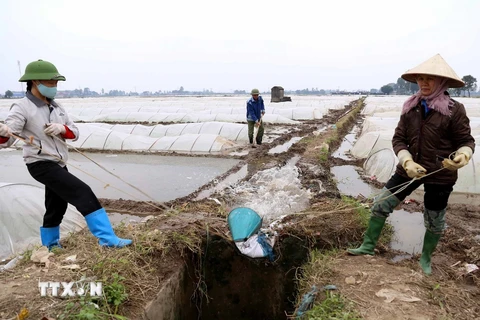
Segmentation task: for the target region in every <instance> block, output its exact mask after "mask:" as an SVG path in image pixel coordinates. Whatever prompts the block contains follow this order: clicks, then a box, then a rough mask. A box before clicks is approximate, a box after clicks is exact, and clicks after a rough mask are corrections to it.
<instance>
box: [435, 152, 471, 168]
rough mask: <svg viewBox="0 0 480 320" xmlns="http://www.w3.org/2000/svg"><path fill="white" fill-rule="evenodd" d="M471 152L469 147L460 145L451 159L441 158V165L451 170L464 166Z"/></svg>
mask: <svg viewBox="0 0 480 320" xmlns="http://www.w3.org/2000/svg"><path fill="white" fill-rule="evenodd" d="M472 154H473V150H472V149H471V148H470V147H461V148H459V149H458V150H457V152H455V156H454V158H453V160H450V159H445V160H443V162H442V164H443V167H444V168H446V169H448V170H451V171H455V170H458V169H460V168H462V167H465V166H466V165H467V164H468V161H470V158H471V157H472Z"/></svg>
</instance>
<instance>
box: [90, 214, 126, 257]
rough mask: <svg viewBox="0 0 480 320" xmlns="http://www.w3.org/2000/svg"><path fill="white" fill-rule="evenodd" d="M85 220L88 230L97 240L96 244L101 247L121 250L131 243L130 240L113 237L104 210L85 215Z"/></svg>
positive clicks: (113, 233)
mask: <svg viewBox="0 0 480 320" xmlns="http://www.w3.org/2000/svg"><path fill="white" fill-rule="evenodd" d="M85 220H86V221H87V226H88V229H90V232H91V233H92V234H93V235H94V236H95V237H97V238H98V239H99V241H98V243H99V244H100V245H101V246H106V247H117V248H122V247H125V246H128V245H129V244H131V243H132V240H129V239H122V238H119V237H117V236H116V235H115V232H114V231H113V228H112V225H111V223H110V220H109V219H108V216H107V212H106V211H105V209H104V208H101V209H98V210H97V211H94V212H92V213H90V214H88V215H86V216H85Z"/></svg>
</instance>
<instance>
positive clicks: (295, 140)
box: [268, 137, 303, 154]
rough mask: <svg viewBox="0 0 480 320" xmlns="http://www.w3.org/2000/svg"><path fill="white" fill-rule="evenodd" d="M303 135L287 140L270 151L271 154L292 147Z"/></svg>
mask: <svg viewBox="0 0 480 320" xmlns="http://www.w3.org/2000/svg"><path fill="white" fill-rule="evenodd" d="M302 138H303V137H293V138H292V139H290V140H289V141H287V142H285V143H284V144H282V145H279V146H276V147H275V148H272V149H270V150H269V151H268V153H269V154H276V153H282V152H285V151H287V150H288V149H290V147H291V146H293V144H294V143H296V142H298V141H300V140H302Z"/></svg>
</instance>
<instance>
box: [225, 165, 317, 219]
mask: <svg viewBox="0 0 480 320" xmlns="http://www.w3.org/2000/svg"><path fill="white" fill-rule="evenodd" d="M298 160H299V157H293V158H292V159H290V160H289V161H288V162H287V164H286V165H285V166H283V167H275V168H271V169H267V170H263V171H260V172H257V173H256V174H254V175H253V176H252V178H251V179H250V180H249V181H245V182H242V183H240V184H238V185H237V186H235V187H234V188H233V189H232V190H231V192H232V193H233V195H234V197H235V199H236V200H237V203H235V204H233V207H248V208H251V209H252V210H255V211H256V212H257V213H258V214H259V215H260V216H262V217H263V219H264V223H268V222H271V221H273V220H275V219H277V218H278V217H280V216H283V215H286V214H291V213H295V212H300V211H302V210H305V209H306V208H307V207H308V206H309V201H310V200H309V199H310V196H311V193H310V191H309V190H305V189H303V188H302V185H301V183H300V179H299V170H298V168H297V167H296V163H297V162H298Z"/></svg>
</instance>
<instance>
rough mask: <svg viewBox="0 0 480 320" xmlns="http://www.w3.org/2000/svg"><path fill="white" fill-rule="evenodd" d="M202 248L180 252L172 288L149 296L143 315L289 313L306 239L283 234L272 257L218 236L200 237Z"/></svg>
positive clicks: (241, 319) (211, 319)
mask: <svg viewBox="0 0 480 320" xmlns="http://www.w3.org/2000/svg"><path fill="white" fill-rule="evenodd" d="M318 245H319V246H320V247H323V248H328V247H329V244H327V243H318ZM203 250H204V251H203V253H202V254H201V255H195V254H192V253H190V254H189V255H187V256H186V257H185V264H184V266H183V268H182V269H181V271H180V273H181V274H180V276H179V277H176V278H175V280H176V283H173V284H172V285H173V286H175V287H176V288H175V289H174V290H173V291H172V292H174V294H173V295H171V294H170V292H169V293H168V294H165V296H159V297H157V299H156V300H155V301H152V302H151V305H150V306H149V307H148V308H147V311H146V316H145V318H146V319H152V320H153V319H176V320H187V319H188V320H190V319H208V320H215V319H222V320H223V319H231V320H247V319H249V320H251V319H265V320H270V319H271V320H276V319H282V320H284V319H287V318H288V316H289V315H290V316H291V315H293V314H294V312H295V309H296V304H297V295H298V288H297V279H298V278H299V277H301V267H302V265H304V264H305V263H306V262H307V260H308V257H309V252H310V250H311V246H309V245H308V241H307V239H301V238H299V237H294V236H287V237H283V238H282V239H281V241H280V243H279V245H278V248H277V250H275V255H276V259H275V261H273V262H270V261H269V260H268V259H252V258H249V257H247V256H244V255H242V254H241V253H240V252H239V251H238V249H237V248H236V247H235V246H234V245H233V244H232V243H231V242H230V241H226V240H225V239H224V238H222V237H218V236H214V237H211V238H210V239H209V240H208V241H205V242H204V248H203ZM166 293H167V292H166ZM162 297H165V298H167V299H162ZM145 318H144V319H145Z"/></svg>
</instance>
